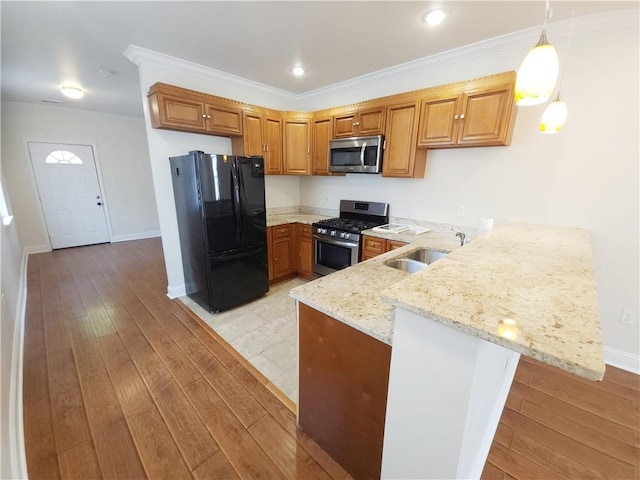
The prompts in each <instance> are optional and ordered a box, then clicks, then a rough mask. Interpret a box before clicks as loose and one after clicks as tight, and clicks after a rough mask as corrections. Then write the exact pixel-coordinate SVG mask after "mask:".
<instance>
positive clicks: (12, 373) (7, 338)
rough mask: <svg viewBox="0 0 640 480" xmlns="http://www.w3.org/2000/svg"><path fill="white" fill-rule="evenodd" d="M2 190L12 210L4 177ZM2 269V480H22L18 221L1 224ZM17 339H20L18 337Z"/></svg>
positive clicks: (20, 250)
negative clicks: (19, 391) (19, 409)
mask: <svg viewBox="0 0 640 480" xmlns="http://www.w3.org/2000/svg"><path fill="white" fill-rule="evenodd" d="M1 180H2V186H3V190H4V192H5V198H6V200H7V203H8V204H9V212H10V213H12V212H14V210H13V209H12V208H11V199H10V197H9V195H7V190H6V179H5V178H4V175H3V176H2V179H1ZM0 250H1V251H2V252H1V257H0V262H1V263H0V267H1V275H0V276H1V279H0V287H1V291H2V300H1V304H2V308H1V311H0V322H1V328H0V361H1V363H2V369H1V372H0V425H1V428H0V451H1V452H2V457H1V461H0V466H1V468H0V478H19V477H20V476H21V473H20V469H21V468H23V466H21V465H17V464H16V462H17V461H18V462H19V460H20V458H24V455H20V454H18V453H17V452H16V451H15V449H17V448H22V445H20V441H21V435H19V434H18V433H17V431H16V429H17V427H18V424H19V422H20V421H21V419H22V417H21V416H20V415H17V413H16V412H15V411H14V410H15V408H21V405H18V403H19V402H20V401H21V399H22V395H19V394H18V392H17V389H18V386H19V385H20V384H21V383H19V375H20V374H21V373H22V371H21V369H20V368H18V363H20V364H21V359H20V355H21V348H20V347H19V342H17V340H19V335H20V334H21V332H22V328H23V327H22V317H23V314H24V312H23V310H22V305H23V302H24V298H23V297H24V295H25V291H24V282H26V278H21V277H23V275H26V272H24V271H23V261H22V260H23V246H22V242H21V240H20V235H19V234H18V231H17V228H16V222H15V218H14V221H13V222H12V223H11V224H10V225H2V223H0ZM16 335H18V337H16Z"/></svg>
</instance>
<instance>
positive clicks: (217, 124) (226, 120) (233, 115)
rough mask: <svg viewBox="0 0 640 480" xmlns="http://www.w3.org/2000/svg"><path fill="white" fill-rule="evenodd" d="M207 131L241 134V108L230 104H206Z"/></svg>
mask: <svg viewBox="0 0 640 480" xmlns="http://www.w3.org/2000/svg"><path fill="white" fill-rule="evenodd" d="M206 112H207V122H206V125H207V132H210V133H212V134H216V135H224V136H242V109H241V108H240V107H236V106H231V105H224V104H222V105H211V104H206Z"/></svg>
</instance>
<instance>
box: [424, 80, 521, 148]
mask: <svg viewBox="0 0 640 480" xmlns="http://www.w3.org/2000/svg"><path fill="white" fill-rule="evenodd" d="M514 85H515V73H514V72H508V73H505V74H500V75H495V76H493V77H488V78H484V79H479V80H477V81H471V82H465V83H462V84H454V85H453V86H451V87H445V88H435V89H432V93H427V94H426V95H425V96H424V97H423V100H422V105H421V113H420V130H419V134H418V147H422V148H448V147H482V146H492V145H493V146H499V145H509V144H510V143H511V136H512V134H513V125H514V122H515V102H514V96H513V89H514Z"/></svg>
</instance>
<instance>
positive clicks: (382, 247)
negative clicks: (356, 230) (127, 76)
mask: <svg viewBox="0 0 640 480" xmlns="http://www.w3.org/2000/svg"><path fill="white" fill-rule="evenodd" d="M405 245H407V243H406V242H401V241H399V240H389V239H386V238H379V237H374V236H373V235H363V236H362V252H361V254H360V261H361V262H364V261H365V260H369V259H370V258H374V257H377V256H378V255H381V254H383V253H385V252H389V251H391V250H395V249H396V248H400V247H404V246H405Z"/></svg>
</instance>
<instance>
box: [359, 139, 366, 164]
mask: <svg viewBox="0 0 640 480" xmlns="http://www.w3.org/2000/svg"><path fill="white" fill-rule="evenodd" d="M366 148H367V142H364V143H363V144H362V148H361V149H360V165H361V166H362V168H364V150H365V149H366Z"/></svg>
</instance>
